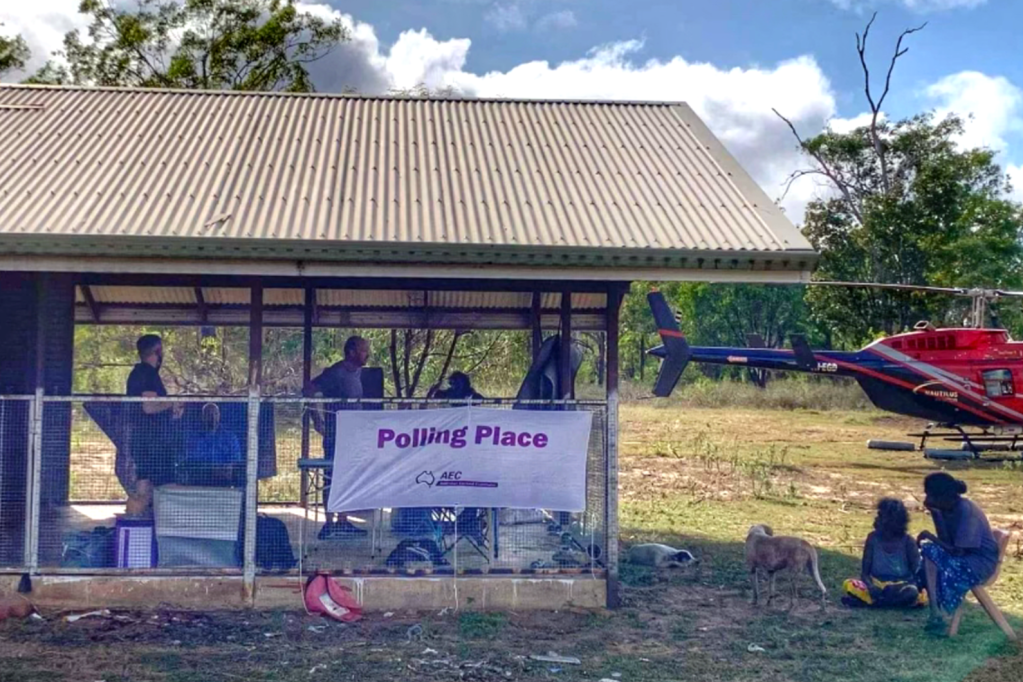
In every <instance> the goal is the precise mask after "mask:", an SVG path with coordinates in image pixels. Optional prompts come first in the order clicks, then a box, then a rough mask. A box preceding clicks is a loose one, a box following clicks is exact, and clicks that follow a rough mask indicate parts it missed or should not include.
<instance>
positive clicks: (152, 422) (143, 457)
mask: <svg viewBox="0 0 1023 682" xmlns="http://www.w3.org/2000/svg"><path fill="white" fill-rule="evenodd" d="M135 348H136V350H138V354H139V362H138V364H137V365H135V367H134V368H132V370H131V374H129V375H128V385H127V388H126V391H125V393H126V394H127V395H128V396H129V397H136V398H163V397H166V395H167V389H166V388H165V387H164V385H163V379H161V378H160V368H161V367H162V366H163V340H162V339H161V338H160V337H159V336H157V335H156V334H145V335H144V336H140V337H139V339H138V341H136V342H135ZM130 410H131V411H130V413H129V414H130V415H131V455H132V459H133V460H134V462H135V476H136V479H137V482H136V485H135V495H134V497H135V500H134V503H133V504H132V505H131V507H132V509H134V510H136V511H141V512H145V511H148V510H149V508H150V507H151V506H152V498H153V488H154V487H155V486H159V485H164V484H166V483H173V482H174V460H175V458H176V456H177V441H178V439H177V429H175V428H174V426H173V424H172V421H173V420H177V419H180V418H181V415H182V414H183V413H184V404H183V403H174V402H166V403H164V402H158V401H146V402H138V403H132V404H131V405H130Z"/></svg>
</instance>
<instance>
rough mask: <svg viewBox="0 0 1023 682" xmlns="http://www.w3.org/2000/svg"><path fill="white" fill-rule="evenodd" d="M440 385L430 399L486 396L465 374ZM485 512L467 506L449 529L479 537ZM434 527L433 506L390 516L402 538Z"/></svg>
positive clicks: (470, 398)
mask: <svg viewBox="0 0 1023 682" xmlns="http://www.w3.org/2000/svg"><path fill="white" fill-rule="evenodd" d="M438 386H440V384H439V383H438V384H437V385H436V386H434V387H433V388H431V389H430V391H429V392H428V393H427V396H426V397H427V399H436V400H482V399H483V396H482V395H481V394H480V393H477V392H476V389H474V388H473V387H472V381H471V380H470V379H469V376H468V375H467V374H465V373H464V372H452V373H451V374H450V375H449V376H448V387H447V388H444V389H438ZM484 514H485V510H483V509H478V508H476V507H467V508H465V509H463V510H462V512H461V513H460V514H459V515H458V519H457V520H456V521H455V523H454V524H452V526H453V527H452V528H450V529H447V530H450V531H451V532H452V533H453V532H454V526H457V529H458V532H459V533H460V534H462V533H466V534H474V535H479V532H478V529H479V528H480V527H481V525H482V524H483V523H484V521H485V519H481V517H482V516H483V515H484ZM433 526H434V520H433V509H432V508H430V507H405V508H401V509H395V510H394V512H393V513H392V516H391V528H392V530H394V531H395V532H396V533H399V534H403V535H417V534H420V533H421V532H422V531H423V530H424V529H430V528H433Z"/></svg>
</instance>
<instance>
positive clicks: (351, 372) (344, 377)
mask: <svg viewBox="0 0 1023 682" xmlns="http://www.w3.org/2000/svg"><path fill="white" fill-rule="evenodd" d="M344 351H345V359H344V360H342V361H341V362H338V363H335V364H333V365H331V366H330V367H328V368H327V369H325V370H323V373H322V374H320V375H319V376H318V377H316V378H315V379H313V380H312V385H311V386H310V388H309V390H307V391H306V393H307V395H312V396H313V397H315V398H338V399H342V400H344V399H347V400H358V399H361V398H362V368H363V367H364V366H365V365H366V361H367V360H368V359H369V351H370V348H369V341H367V340H366V339H364V338H362V337H361V336H350V337H348V340H347V341H345V349H344ZM316 407H317V409H314V410H312V417H313V426H315V427H316V430H317V431H319V432H320V433H321V434H323V456H324V458H326V459H330V460H333V459H334V446H335V444H336V443H337V419H336V418H335V412H337V411H338V410H358V409H360V408H361V407H362V405H361V404H360V403H347V402H337V403H327V404H325V405H324V404H322V403H320V404H317V406H316ZM323 408H325V409H323ZM324 412H326V414H324ZM330 480H331V475H330V472H329V471H328V472H325V474H324V483H325V486H324V490H323V499H324V503H326V502H327V500H329V499H330ZM365 533H366V531H365V530H363V529H362V528H359V527H358V526H356V525H355V524H353V523H351V522H350V521H349V520H348V519H347V518H346V517H345V516H344V514H340V515H338V518H337V519H336V520H335V519H334V515H333V514H329V513H328V514H327V522H326V523H325V524H324V525H323V528H322V529H321V530H320V534H319V537H320V539H325V538H327V537H330V536H332V535H346V534H349V535H350V534H356V535H364V534H365Z"/></svg>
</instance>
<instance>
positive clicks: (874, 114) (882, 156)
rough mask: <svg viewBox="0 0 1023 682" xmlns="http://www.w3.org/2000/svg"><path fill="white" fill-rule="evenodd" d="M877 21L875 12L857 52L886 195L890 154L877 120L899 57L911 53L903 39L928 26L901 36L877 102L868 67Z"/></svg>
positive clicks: (857, 46)
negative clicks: (872, 29) (874, 26)
mask: <svg viewBox="0 0 1023 682" xmlns="http://www.w3.org/2000/svg"><path fill="white" fill-rule="evenodd" d="M875 19H877V12H874V14H873V16H871V17H870V21H868V22H867V26H866V28H865V29H863V36H862V37H861V36H860V34H859V33H857V34H856V52H857V53H858V54H859V55H860V66H861V67H862V68H863V83H864V87H863V89H864V92H866V95H867V102H868V103H869V104H870V113H871V117H870V141H871V144H873V146H874V152H875V153H876V154H877V158H878V161H879V162H880V164H881V188H882V189H883V190H884V193H885V194H888V192H890V191H891V184H892V183H891V179H890V178H889V177H888V154H887V150H886V149H885V146H884V142H883V141H882V140H881V136H880V134H878V132H877V119H878V118H879V117H880V115H881V107H882V106H883V105H884V100H885V98H886V97H888V92H889V91H890V90H891V87H892V73H893V72H894V71H895V63H896V62H897V61H898V60H899V57H901V56H903V55H904V54H906V53H907V52H909V48H908V47H907V48H903V47H902V41H903V39H904V38H905V37H906V36H908V35H912V34H914V33H916V32H917V31H922V30H923V29H924V28H925V27H926V26H927V22H924V23H923V24H921V25H920V26H917V27H916V28H907V29H906V30H905V31H903V32H902V33H901V34H899V39H898V41H896V43H895V54H894V56H893V57H892V59H891V62H890V63H889V64H888V74H887V76H886V77H885V82H884V92H882V93H881V97H880V98H879V99H878V100H877V101H876V102H875V101H874V97H873V94H872V93H871V91H870V68H869V67H868V66H867V37H868V36H869V35H870V27H871V26H872V25H873V24H874V20H875Z"/></svg>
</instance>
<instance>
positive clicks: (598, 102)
mask: <svg viewBox="0 0 1023 682" xmlns="http://www.w3.org/2000/svg"><path fill="white" fill-rule="evenodd" d="M3 90H40V91H58V92H89V93H95V92H100V93H126V94H131V93H145V94H159V95H203V96H210V95H212V96H221V97H281V98H306V99H353V100H366V101H397V102H480V103H493V104H560V105H572V104H577V105H592V106H649V107H673V106H680V105H682V104H685V102H684V101H667V100H665V101H658V100H610V99H607V100H602V99H539V98H526V97H472V96H466V97H405V96H402V95H364V94H360V93H342V92H281V91H276V90H275V91H255V90H191V89H184V88H132V87H115V86H92V85H46V84H36V83H0V91H3Z"/></svg>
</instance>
